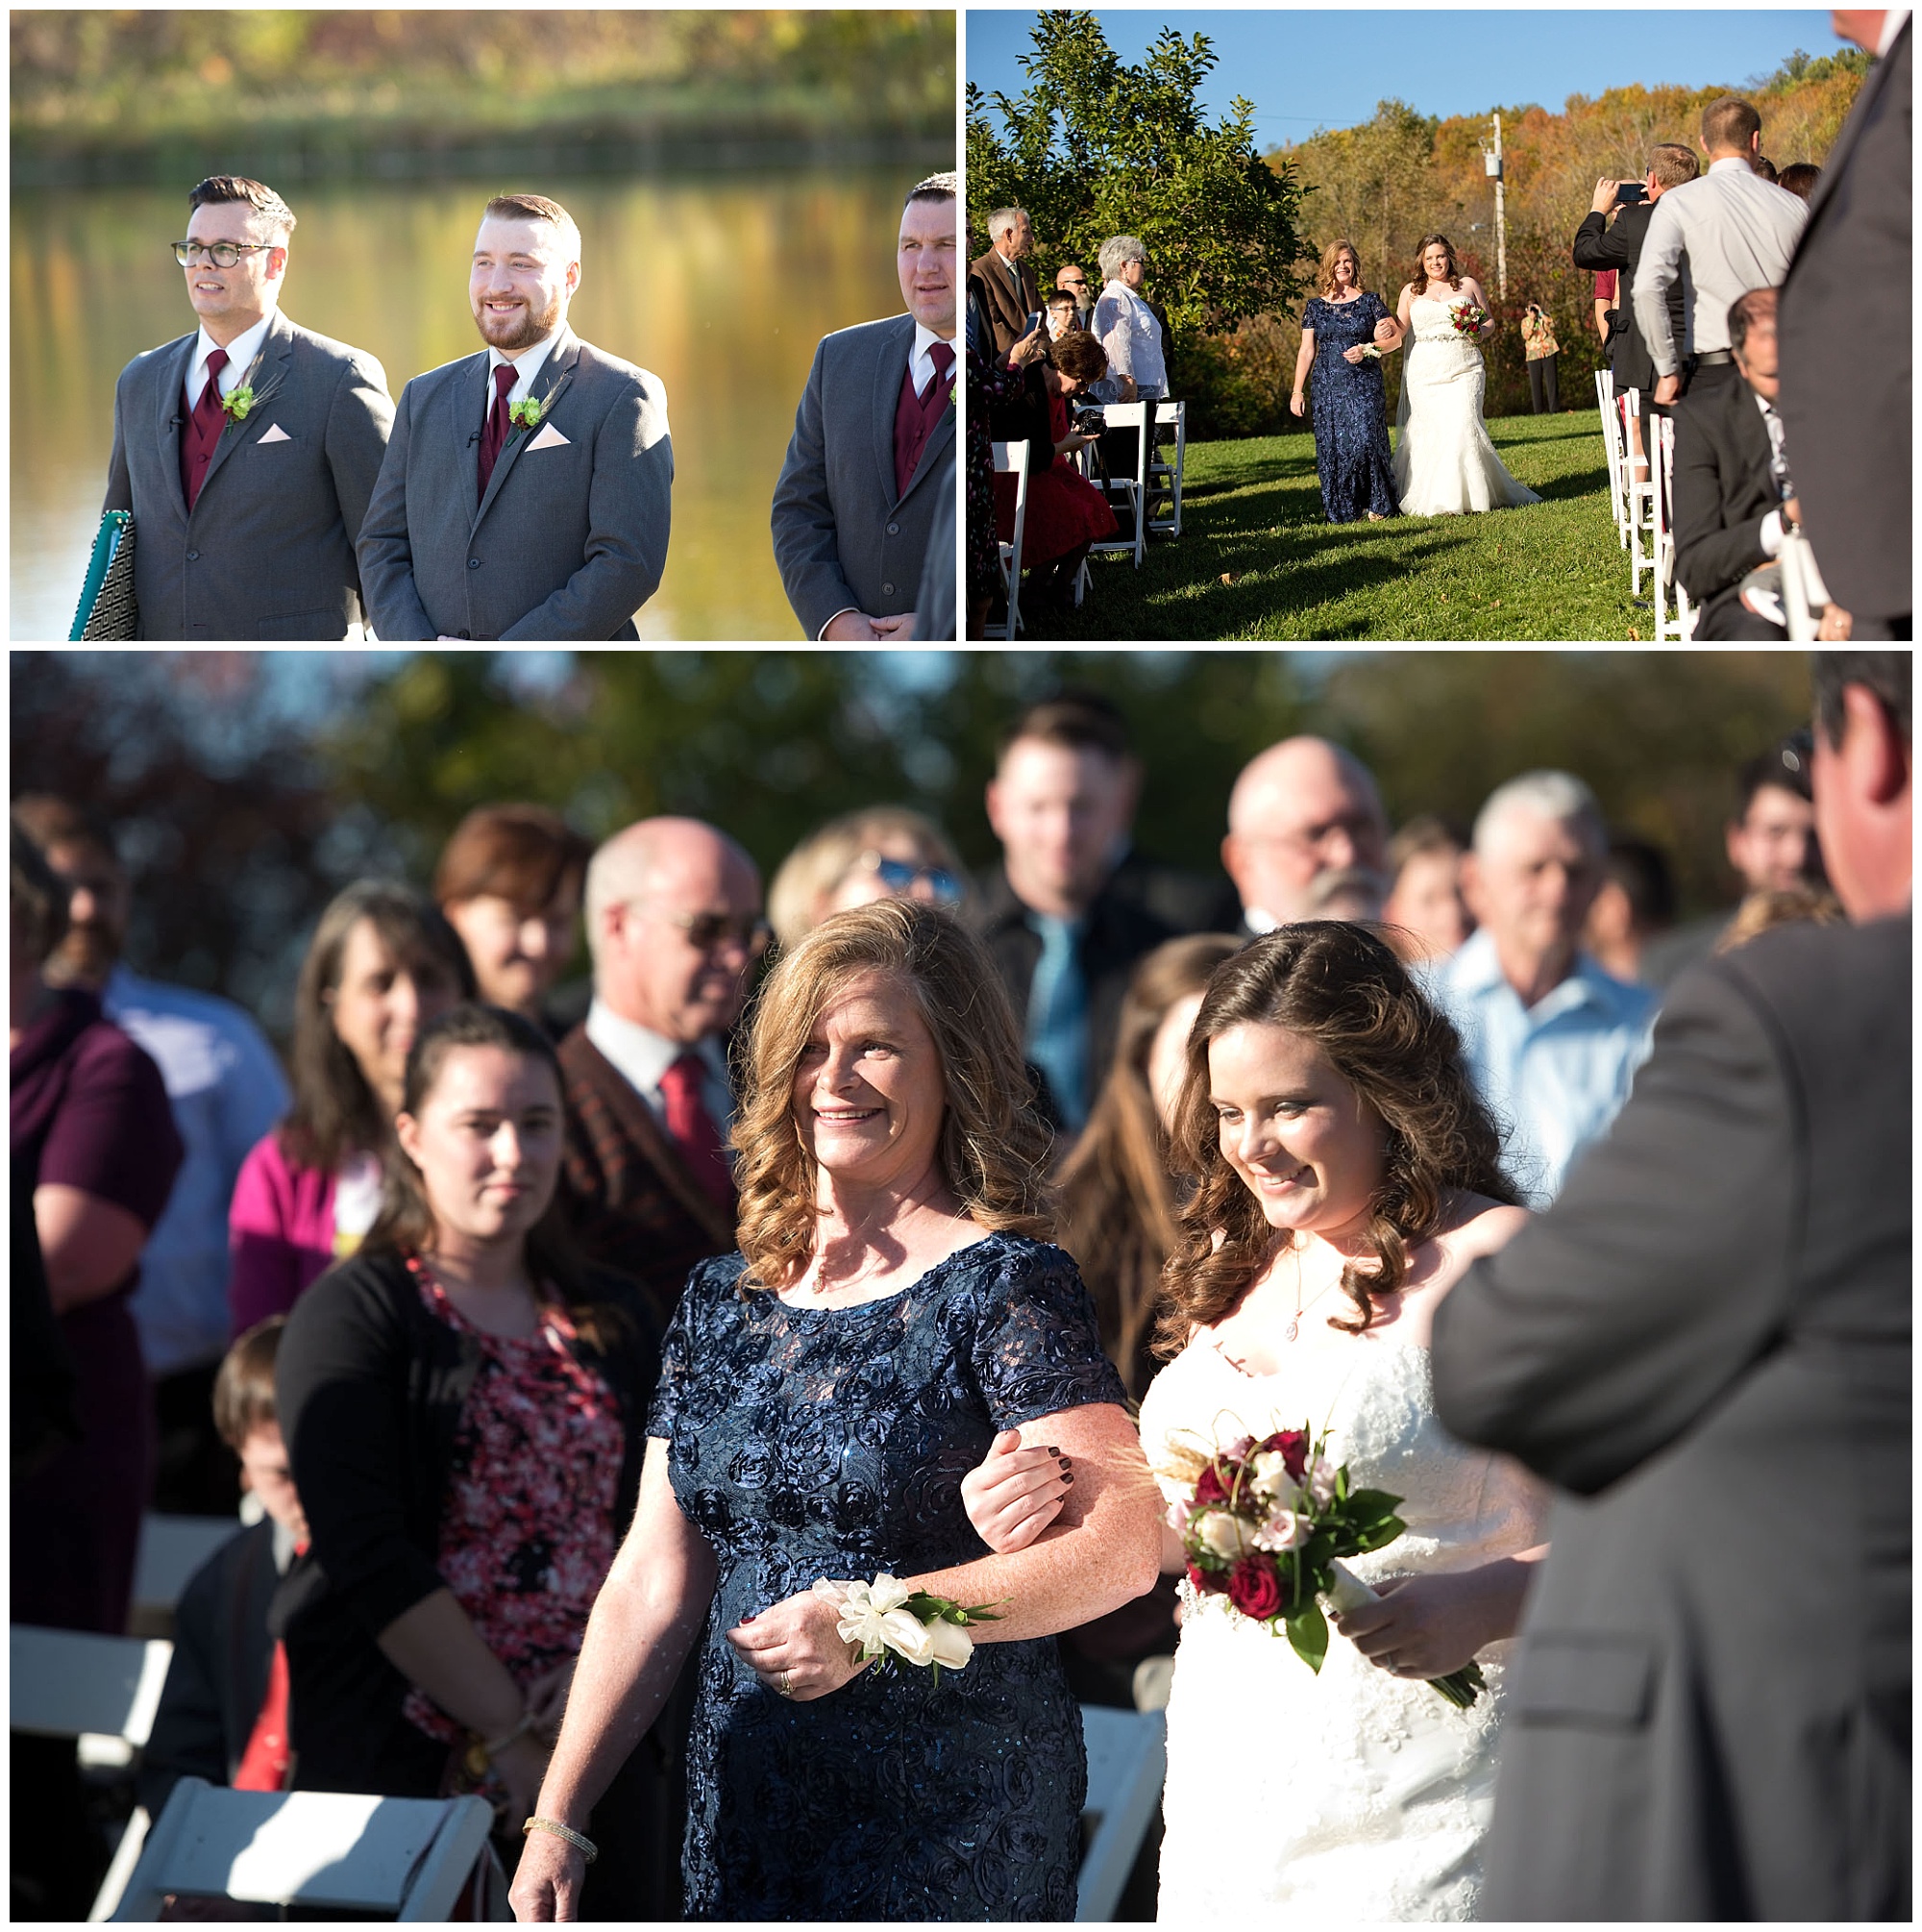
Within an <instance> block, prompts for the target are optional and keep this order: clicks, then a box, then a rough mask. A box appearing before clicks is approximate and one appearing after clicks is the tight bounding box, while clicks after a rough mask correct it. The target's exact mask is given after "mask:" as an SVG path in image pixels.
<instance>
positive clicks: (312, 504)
mask: <svg viewBox="0 0 1922 1932" xmlns="http://www.w3.org/2000/svg"><path fill="white" fill-rule="evenodd" d="M187 209H188V215H187V224H186V239H185V240H184V241H177V242H176V243H175V244H174V254H175V256H176V258H177V259H178V260H179V261H180V264H181V266H182V268H183V269H185V272H186V298H187V301H188V302H189V303H190V304H191V305H192V307H193V310H194V312H195V313H196V314H197V315H198V316H199V317H200V327H199V329H198V330H197V331H195V333H194V334H191V335H183V336H181V337H180V338H179V340H177V341H173V342H169V343H167V344H165V346H164V347H162V348H159V349H149V350H148V351H147V352H146V353H145V354H144V355H140V356H136V357H135V359H133V360H132V361H131V362H129V363H128V364H127V366H126V368H124V369H123V370H122V371H121V372H120V381H119V384H118V385H117V386H116V387H115V389H114V392H113V454H112V456H111V458H110V459H109V464H108V472H107V501H106V503H105V505H104V506H103V508H104V509H110V510H111V509H125V510H132V511H133V513H134V594H135V599H136V602H137V604H138V606H139V611H140V635H141V636H142V637H152V638H191V639H196V640H198V639H207V640H209V641H211V640H215V639H225V640H234V639H240V640H247V641H261V640H269V639H271V640H274V641H281V640H287V639H308V640H315V639H317V640H321V641H326V640H338V639H340V638H343V637H345V636H346V635H347V632H348V628H349V627H350V626H351V625H354V624H357V623H358V622H359V619H360V578H359V573H358V570H357V567H356V564H355V559H354V540H355V538H356V537H357V536H358V535H359V533H360V520H361V518H362V516H363V515H364V514H365V512H366V508H367V499H368V497H369V495H370V494H371V493H372V491H373V488H374V479H375V478H376V477H377V476H378V475H379V474H380V470H381V458H382V453H383V452H384V451H385V449H386V446H387V430H388V426H389V425H390V424H391V423H392V422H393V420H394V406H393V403H392V402H391V401H390V400H389V398H388V395H387V379H386V377H385V375H384V374H382V369H381V365H380V363H379V362H377V361H376V360H375V359H374V358H373V357H372V356H370V355H368V354H367V352H366V351H365V350H364V349H351V348H349V347H348V346H347V345H346V343H344V342H332V341H329V340H328V338H327V337H326V336H325V335H316V334H313V333H312V331H310V330H308V329H302V328H299V327H297V326H296V325H295V324H294V323H292V322H289V321H288V320H287V318H286V317H285V316H284V315H283V314H282V313H281V308H280V303H281V290H282V287H283V284H284V281H285V278H286V272H287V260H288V253H289V242H290V239H291V237H292V235H293V230H294V216H293V211H291V210H290V209H289V208H288V207H287V205H286V203H285V202H283V200H282V199H281V198H280V196H279V195H277V194H276V193H275V192H274V191H273V189H272V188H270V187H267V186H263V185H262V184H261V183H259V182H258V181H249V180H247V179H246V178H245V177H244V176H241V175H210V176H209V178H208V179H207V180H206V181H204V182H202V183H201V184H200V186H198V187H196V188H195V189H194V190H193V192H192V193H191V194H189V195H188V196H187Z"/></svg>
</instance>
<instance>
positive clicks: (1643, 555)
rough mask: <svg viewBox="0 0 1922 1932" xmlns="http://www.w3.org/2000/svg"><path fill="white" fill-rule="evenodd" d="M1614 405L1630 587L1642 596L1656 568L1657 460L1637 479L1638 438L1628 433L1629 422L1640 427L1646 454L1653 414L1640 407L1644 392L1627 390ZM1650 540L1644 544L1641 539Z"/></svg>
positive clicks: (1646, 453) (1637, 595) (1643, 448)
mask: <svg viewBox="0 0 1922 1932" xmlns="http://www.w3.org/2000/svg"><path fill="white" fill-rule="evenodd" d="M1615 406H1616V408H1617V409H1618V410H1619V411H1620V414H1621V423H1622V435H1621V463H1622V493H1623V496H1624V498H1625V500H1626V502H1627V504H1628V588H1629V595H1630V596H1631V597H1639V596H1640V595H1641V574H1642V572H1643V571H1644V570H1647V571H1652V570H1653V569H1654V568H1655V543H1654V531H1655V484H1654V474H1655V463H1654V460H1653V458H1649V459H1648V462H1647V468H1648V471H1649V474H1648V475H1647V476H1646V477H1643V478H1640V479H1639V480H1638V479H1637V477H1636V474H1635V444H1636V441H1637V438H1636V437H1634V436H1632V435H1631V434H1630V433H1629V425H1630V423H1635V424H1636V425H1638V426H1639V428H1640V430H1641V435H1640V438H1639V440H1640V442H1641V446H1642V452H1643V455H1644V457H1647V455H1648V445H1649V441H1650V437H1649V434H1648V430H1647V425H1648V424H1649V423H1652V422H1653V421H1654V420H1655V418H1654V417H1653V416H1644V415H1643V413H1642V408H1641V391H1640V390H1639V389H1624V390H1622V391H1621V392H1620V394H1619V395H1617V396H1616V398H1615ZM1644 537H1647V538H1648V539H1649V540H1648V542H1647V543H1646V544H1645V545H1644V543H1643V541H1642V539H1643V538H1644Z"/></svg>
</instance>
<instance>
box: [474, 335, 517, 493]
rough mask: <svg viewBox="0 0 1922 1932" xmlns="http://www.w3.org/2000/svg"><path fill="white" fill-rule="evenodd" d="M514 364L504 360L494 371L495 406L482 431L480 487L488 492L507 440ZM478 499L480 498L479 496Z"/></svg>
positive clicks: (488, 412)
mask: <svg viewBox="0 0 1922 1932" xmlns="http://www.w3.org/2000/svg"><path fill="white" fill-rule="evenodd" d="M514 373H515V372H514V365H513V364H512V363H511V362H503V363H502V364H501V366H500V367H499V368H498V369H496V370H495V371H494V407H493V408H492V409H489V410H488V411H487V423H486V427H485V428H484V429H482V431H481V432H480V493H479V494H480V496H485V495H486V494H487V480H488V478H490V477H491V476H492V475H493V474H494V465H495V463H496V462H497V461H499V459H500V456H501V452H502V450H503V449H504V448H505V446H506V441H507V391H508V390H509V389H511V388H512V387H513V386H514ZM477 501H478V498H477Z"/></svg>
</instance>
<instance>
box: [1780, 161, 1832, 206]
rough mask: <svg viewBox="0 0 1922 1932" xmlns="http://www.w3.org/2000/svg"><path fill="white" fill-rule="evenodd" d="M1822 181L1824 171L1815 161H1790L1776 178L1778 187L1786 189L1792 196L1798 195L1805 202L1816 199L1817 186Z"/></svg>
mask: <svg viewBox="0 0 1922 1932" xmlns="http://www.w3.org/2000/svg"><path fill="white" fill-rule="evenodd" d="M1821 179H1822V170H1821V169H1820V168H1818V167H1817V166H1816V165H1815V164H1814V162H1813V161H1790V162H1789V163H1788V165H1787V166H1786V168H1784V169H1783V170H1782V172H1781V173H1780V174H1779V175H1777V176H1776V178H1775V185H1776V186H1777V187H1786V189H1787V190H1788V192H1789V193H1790V194H1797V195H1800V196H1801V197H1802V199H1803V200H1804V201H1811V200H1812V199H1813V198H1814V193H1815V184H1816V183H1817V182H1818V181H1820V180H1821Z"/></svg>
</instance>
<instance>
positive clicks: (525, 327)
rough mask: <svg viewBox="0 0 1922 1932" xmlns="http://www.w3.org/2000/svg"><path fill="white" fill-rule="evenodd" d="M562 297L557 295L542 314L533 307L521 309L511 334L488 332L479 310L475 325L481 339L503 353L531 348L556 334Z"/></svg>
mask: <svg viewBox="0 0 1922 1932" xmlns="http://www.w3.org/2000/svg"><path fill="white" fill-rule="evenodd" d="M560 310H561V298H560V297H559V296H558V295H556V296H555V297H554V300H553V301H552V302H550V303H549V304H548V306H547V307H546V309H544V310H542V311H541V313H540V314H538V315H536V314H535V313H534V312H533V310H532V308H531V307H528V308H524V309H523V310H521V319H520V321H519V323H518V324H516V325H515V327H514V329H513V331H512V333H511V334H507V335H505V336H494V335H490V334H488V333H487V324H486V321H485V319H484V318H483V317H482V316H481V314H480V312H479V311H477V312H476V314H475V317H474V326H475V327H476V328H477V329H479V330H480V339H481V341H483V342H485V343H486V344H487V346H488V347H489V348H490V349H498V350H500V351H501V352H502V354H503V355H508V354H513V353H517V352H518V351H520V350H522V349H531V348H532V347H533V346H534V344H535V343H536V342H540V341H544V340H545V339H546V338H547V337H548V336H549V335H551V334H554V325H555V324H556V323H557V322H558V321H559V320H560Z"/></svg>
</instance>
